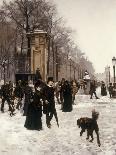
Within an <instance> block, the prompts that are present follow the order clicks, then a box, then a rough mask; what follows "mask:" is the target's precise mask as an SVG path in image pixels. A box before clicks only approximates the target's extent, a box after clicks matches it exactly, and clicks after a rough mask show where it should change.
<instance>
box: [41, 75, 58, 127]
mask: <svg viewBox="0 0 116 155" xmlns="http://www.w3.org/2000/svg"><path fill="white" fill-rule="evenodd" d="M54 92H55V88H54V81H53V77H48V80H47V86H46V87H44V96H45V99H46V102H47V104H45V105H46V106H45V107H44V108H45V109H44V111H45V112H44V113H45V114H46V124H47V127H48V128H51V120H52V118H53V116H54V117H55V119H56V122H57V125H58V127H59V123H58V116H57V112H56V108H55V99H54Z"/></svg>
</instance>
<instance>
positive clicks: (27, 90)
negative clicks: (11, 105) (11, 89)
mask: <svg viewBox="0 0 116 155" xmlns="http://www.w3.org/2000/svg"><path fill="white" fill-rule="evenodd" d="M32 97H33V91H32V88H31V87H30V86H29V85H28V82H27V81H25V86H24V98H25V101H24V107H23V110H24V113H23V116H26V115H27V111H28V106H29V104H30V102H31V99H32Z"/></svg>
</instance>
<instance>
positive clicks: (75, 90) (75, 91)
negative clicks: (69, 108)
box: [71, 80, 78, 104]
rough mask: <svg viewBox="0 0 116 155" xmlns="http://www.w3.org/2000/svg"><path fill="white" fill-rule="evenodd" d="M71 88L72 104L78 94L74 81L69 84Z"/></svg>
mask: <svg viewBox="0 0 116 155" xmlns="http://www.w3.org/2000/svg"><path fill="white" fill-rule="evenodd" d="M71 87H72V103H73V104H74V101H75V95H76V94H77V92H78V88H77V84H76V82H75V80H73V81H72V82H71Z"/></svg>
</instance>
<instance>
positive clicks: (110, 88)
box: [108, 83, 113, 98]
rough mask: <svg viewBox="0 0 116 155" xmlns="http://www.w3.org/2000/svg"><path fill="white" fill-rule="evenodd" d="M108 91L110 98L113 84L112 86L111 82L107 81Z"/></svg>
mask: <svg viewBox="0 0 116 155" xmlns="http://www.w3.org/2000/svg"><path fill="white" fill-rule="evenodd" d="M108 91H109V95H110V98H112V94H113V86H112V83H109V87H108Z"/></svg>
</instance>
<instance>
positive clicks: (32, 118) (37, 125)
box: [24, 104, 42, 130]
mask: <svg viewBox="0 0 116 155" xmlns="http://www.w3.org/2000/svg"><path fill="white" fill-rule="evenodd" d="M41 117H42V107H34V106H33V105H32V104H30V105H29V107H28V112H27V116H26V121H25V125H24V127H26V128H27V129H29V130H42V120H41Z"/></svg>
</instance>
